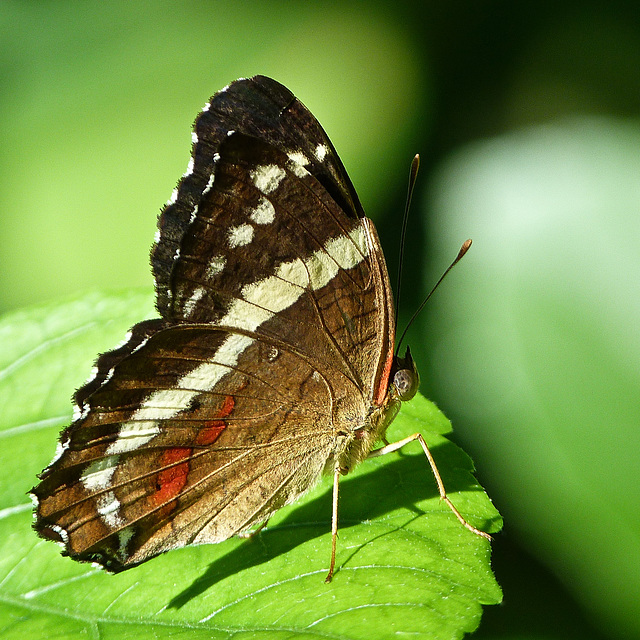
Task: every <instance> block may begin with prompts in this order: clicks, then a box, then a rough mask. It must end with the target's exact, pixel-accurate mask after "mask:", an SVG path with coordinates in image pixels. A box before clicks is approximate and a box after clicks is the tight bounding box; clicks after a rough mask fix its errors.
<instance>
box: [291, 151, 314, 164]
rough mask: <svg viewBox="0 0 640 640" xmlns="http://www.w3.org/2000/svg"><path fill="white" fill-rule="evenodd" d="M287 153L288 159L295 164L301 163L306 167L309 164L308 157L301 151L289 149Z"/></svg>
mask: <svg viewBox="0 0 640 640" xmlns="http://www.w3.org/2000/svg"><path fill="white" fill-rule="evenodd" d="M287 155H288V156H289V159H290V160H292V161H293V162H295V163H296V164H299V165H302V166H303V167H306V166H307V165H308V164H309V158H307V156H305V155H304V153H302V151H289V153H287Z"/></svg>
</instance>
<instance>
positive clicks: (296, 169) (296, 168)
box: [287, 162, 309, 178]
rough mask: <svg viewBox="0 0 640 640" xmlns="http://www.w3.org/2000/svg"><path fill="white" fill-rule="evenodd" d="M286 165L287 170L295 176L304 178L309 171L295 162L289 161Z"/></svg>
mask: <svg viewBox="0 0 640 640" xmlns="http://www.w3.org/2000/svg"><path fill="white" fill-rule="evenodd" d="M287 166H288V169H289V171H291V173H293V175H295V176H297V177H298V178H304V177H305V176H308V175H309V172H308V171H307V170H306V169H305V168H304V167H303V166H302V165H301V164H298V163H297V162H289V163H288V165H287Z"/></svg>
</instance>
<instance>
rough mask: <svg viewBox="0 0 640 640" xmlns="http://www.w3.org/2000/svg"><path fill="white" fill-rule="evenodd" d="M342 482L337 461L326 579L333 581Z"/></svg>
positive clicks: (326, 580)
mask: <svg viewBox="0 0 640 640" xmlns="http://www.w3.org/2000/svg"><path fill="white" fill-rule="evenodd" d="M339 483H340V467H339V466H338V464H337V463H336V468H335V469H334V471H333V503H332V509H331V562H330V563H329V573H328V574H327V577H326V578H325V579H324V581H325V582H331V578H333V569H334V568H335V566H336V543H337V540H338V485H339Z"/></svg>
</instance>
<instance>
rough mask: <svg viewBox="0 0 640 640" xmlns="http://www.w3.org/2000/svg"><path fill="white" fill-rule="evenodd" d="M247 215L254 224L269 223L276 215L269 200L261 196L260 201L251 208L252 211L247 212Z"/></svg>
mask: <svg viewBox="0 0 640 640" xmlns="http://www.w3.org/2000/svg"><path fill="white" fill-rule="evenodd" d="M249 217H250V218H251V219H252V220H253V221H254V222H255V223H256V224H269V223H271V222H273V220H274V218H275V217H276V211H275V209H274V208H273V205H272V204H271V202H269V200H267V199H266V198H264V197H262V198H260V202H258V204H257V205H256V206H255V207H254V208H253V211H252V212H251V213H250V214H249Z"/></svg>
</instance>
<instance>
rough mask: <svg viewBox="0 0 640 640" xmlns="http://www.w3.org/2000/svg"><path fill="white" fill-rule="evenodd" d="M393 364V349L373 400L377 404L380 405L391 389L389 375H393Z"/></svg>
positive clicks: (385, 364)
mask: <svg viewBox="0 0 640 640" xmlns="http://www.w3.org/2000/svg"><path fill="white" fill-rule="evenodd" d="M392 365H393V349H391V350H390V351H389V355H388V356H387V361H386V362H385V363H384V369H383V371H382V375H381V376H380V384H379V385H378V391H377V393H376V396H375V398H374V399H373V401H374V402H375V404H376V406H378V407H379V406H380V405H381V404H382V403H383V402H384V399H385V398H386V397H387V391H388V389H389V376H390V375H391V366H392Z"/></svg>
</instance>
